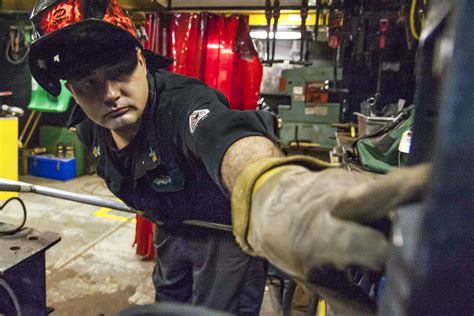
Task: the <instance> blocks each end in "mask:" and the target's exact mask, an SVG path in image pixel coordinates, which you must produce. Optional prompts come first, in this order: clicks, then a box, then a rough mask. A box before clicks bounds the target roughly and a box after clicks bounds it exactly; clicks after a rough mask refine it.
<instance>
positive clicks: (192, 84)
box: [153, 69, 209, 93]
mask: <svg viewBox="0 0 474 316" xmlns="http://www.w3.org/2000/svg"><path fill="white" fill-rule="evenodd" d="M153 75H154V78H155V82H156V88H157V89H158V90H160V92H161V93H169V92H176V91H179V90H181V89H193V88H196V89H209V87H208V86H207V85H206V84H205V83H204V82H202V81H201V80H199V79H197V78H193V77H189V76H185V75H181V74H177V73H173V72H169V71H166V70H163V69H160V70H156V71H154V73H153Z"/></svg>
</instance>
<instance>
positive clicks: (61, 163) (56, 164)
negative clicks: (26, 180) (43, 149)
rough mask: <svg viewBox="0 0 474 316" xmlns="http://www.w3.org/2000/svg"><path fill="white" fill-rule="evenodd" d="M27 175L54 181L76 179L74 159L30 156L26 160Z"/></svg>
mask: <svg viewBox="0 0 474 316" xmlns="http://www.w3.org/2000/svg"><path fill="white" fill-rule="evenodd" d="M28 174H30V175H32V176H36V177H42V178H48V179H54V180H63V181H65V180H69V179H72V178H75V177H76V158H57V157H54V156H45V155H42V156H40V155H31V156H30V157H29V158H28Z"/></svg>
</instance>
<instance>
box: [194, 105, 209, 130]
mask: <svg viewBox="0 0 474 316" xmlns="http://www.w3.org/2000/svg"><path fill="white" fill-rule="evenodd" d="M209 113H210V111H209V110H208V109H203V110H196V111H194V112H193V113H191V115H190V116H189V130H190V131H191V134H194V131H195V130H196V128H197V126H198V124H199V122H200V121H202V120H203V119H204V118H206V117H207V116H208V115H209Z"/></svg>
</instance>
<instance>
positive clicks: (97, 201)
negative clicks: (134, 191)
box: [0, 178, 232, 232]
mask: <svg viewBox="0 0 474 316" xmlns="http://www.w3.org/2000/svg"><path fill="white" fill-rule="evenodd" d="M0 191H6V192H24V193H36V194H40V195H45V196H50V197H54V198H59V199H63V200H68V201H73V202H79V203H83V204H89V205H94V206H100V207H106V208H110V209H114V210H117V211H121V212H126V213H133V214H136V213H137V212H138V211H137V210H135V209H133V208H131V207H129V206H127V205H126V204H124V203H120V202H116V201H112V200H107V199H103V198H98V197H95V196H90V195H85V194H78V193H73V192H69V191H63V190H58V189H52V188H48V187H44V186H40V185H33V184H30V183H26V182H20V181H13V180H8V179H2V178H0ZM153 221H154V222H155V223H156V224H158V225H164V223H163V222H161V221H157V220H153ZM183 224H186V225H190V226H196V227H204V228H212V229H217V230H221V231H229V232H231V231H232V226H230V225H225V224H219V223H212V222H204V221H200V220H185V221H183Z"/></svg>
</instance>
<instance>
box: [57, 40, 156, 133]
mask: <svg viewBox="0 0 474 316" xmlns="http://www.w3.org/2000/svg"><path fill="white" fill-rule="evenodd" d="M146 73H147V71H146V63H145V57H144V56H143V53H142V52H141V50H139V49H138V50H137V65H136V66H135V67H133V65H132V66H131V65H130V63H125V62H124V63H119V64H116V65H113V66H107V67H102V68H99V69H97V70H95V71H93V72H92V73H91V74H90V75H88V76H86V77H84V78H80V79H77V80H76V79H72V80H68V81H67V82H66V87H67V88H68V89H69V90H70V91H71V93H72V94H73V96H74V99H75V100H76V102H77V103H78V104H79V106H80V107H81V109H82V110H83V111H84V112H85V113H86V115H87V116H88V117H89V118H90V119H91V120H92V121H93V122H94V123H96V124H98V125H100V126H102V127H105V128H107V129H110V130H114V131H117V132H120V131H121V130H123V131H126V130H129V129H130V128H133V127H136V126H138V125H139V123H140V119H141V117H142V114H143V111H144V109H145V105H146V102H147V99H148V82H147V79H146Z"/></svg>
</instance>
